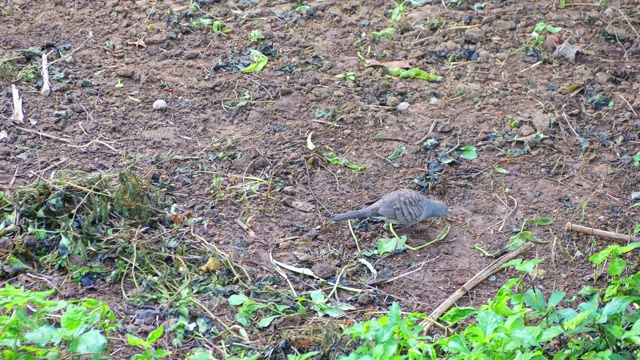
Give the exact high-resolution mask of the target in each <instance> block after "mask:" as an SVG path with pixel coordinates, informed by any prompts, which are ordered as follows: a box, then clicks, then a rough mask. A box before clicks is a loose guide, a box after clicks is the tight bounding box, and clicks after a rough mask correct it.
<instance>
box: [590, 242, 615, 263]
mask: <svg viewBox="0 0 640 360" xmlns="http://www.w3.org/2000/svg"><path fill="white" fill-rule="evenodd" d="M619 248H620V245H611V246H607V247H606V248H604V249H603V250H601V251H598V252H597V253H595V254H593V255H591V256H589V261H591V262H592V263H594V264H596V265H600V264H602V262H603V261H605V260H606V259H607V258H608V257H609V255H610V254H611V253H612V252H613V251H614V250H615V249H619Z"/></svg>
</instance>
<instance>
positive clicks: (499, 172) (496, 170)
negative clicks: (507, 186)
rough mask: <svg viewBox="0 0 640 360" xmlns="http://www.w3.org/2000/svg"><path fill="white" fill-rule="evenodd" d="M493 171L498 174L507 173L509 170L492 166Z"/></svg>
mask: <svg viewBox="0 0 640 360" xmlns="http://www.w3.org/2000/svg"><path fill="white" fill-rule="evenodd" d="M493 172H495V173H498V174H508V173H509V170H507V169H503V168H493Z"/></svg>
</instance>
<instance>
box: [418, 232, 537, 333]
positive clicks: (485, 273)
mask: <svg viewBox="0 0 640 360" xmlns="http://www.w3.org/2000/svg"><path fill="white" fill-rule="evenodd" d="M531 248H533V243H530V242H528V243H526V244H524V245H522V246H521V247H519V248H518V249H516V250H514V251H512V252H510V253H508V254H506V255H504V256H502V257H501V258H499V259H497V260H496V261H494V262H492V263H491V264H489V265H488V266H487V267H485V268H484V269H482V271H480V272H479V273H477V274H476V275H475V276H474V277H472V278H471V279H469V281H467V282H466V283H465V284H464V285H462V286H461V287H460V288H458V290H456V291H455V292H454V293H453V294H451V295H450V296H449V298H448V299H447V300H445V301H444V302H443V303H442V304H440V306H438V307H437V308H436V309H435V310H433V311H432V312H431V314H429V320H425V321H423V322H422V323H420V325H422V326H425V328H424V332H427V331H429V328H430V327H431V325H432V323H433V322H436V321H437V320H438V319H439V318H440V316H442V315H443V314H444V313H445V312H447V311H448V310H449V308H451V306H453V304H455V303H456V301H458V300H460V298H462V297H463V296H464V295H465V294H467V293H469V292H470V291H471V290H472V289H473V288H474V287H476V286H477V285H478V284H480V283H481V282H482V281H484V279H486V278H488V277H489V276H491V274H493V273H495V272H496V271H498V270H499V269H500V266H502V264H504V263H506V262H508V261H510V260H512V259H514V258H516V257H518V256H520V255H521V254H523V253H525V252H527V251H528V250H530V249H531Z"/></svg>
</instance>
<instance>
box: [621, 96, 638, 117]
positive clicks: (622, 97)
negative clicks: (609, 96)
mask: <svg viewBox="0 0 640 360" xmlns="http://www.w3.org/2000/svg"><path fill="white" fill-rule="evenodd" d="M618 96H620V99H622V101H624V102H625V103H627V106H629V109H631V112H633V115H635V116H636V117H638V114H636V111H635V110H633V106H631V104H629V102H628V101H627V99H625V98H624V96H622V95H620V94H618Z"/></svg>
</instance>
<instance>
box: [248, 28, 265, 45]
mask: <svg viewBox="0 0 640 360" xmlns="http://www.w3.org/2000/svg"><path fill="white" fill-rule="evenodd" d="M262 40H264V36H263V35H262V33H261V32H260V30H253V31H252V32H251V33H250V34H249V41H251V42H254V43H255V42H259V41H262Z"/></svg>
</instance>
